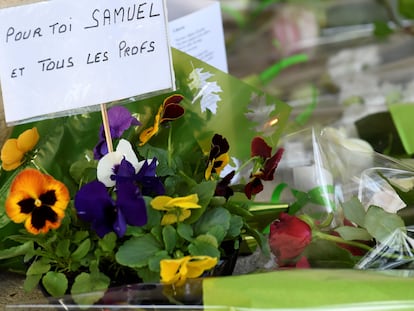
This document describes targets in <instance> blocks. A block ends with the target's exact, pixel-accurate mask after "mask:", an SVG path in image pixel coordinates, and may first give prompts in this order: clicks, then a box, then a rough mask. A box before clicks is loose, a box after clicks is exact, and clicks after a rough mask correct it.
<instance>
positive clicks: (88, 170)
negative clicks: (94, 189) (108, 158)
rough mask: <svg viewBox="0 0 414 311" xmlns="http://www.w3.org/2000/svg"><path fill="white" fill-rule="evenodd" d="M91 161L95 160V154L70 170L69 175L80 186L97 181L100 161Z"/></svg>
mask: <svg viewBox="0 0 414 311" xmlns="http://www.w3.org/2000/svg"><path fill="white" fill-rule="evenodd" d="M90 159H93V154H89V155H88V157H85V158H83V159H81V160H79V161H76V162H74V163H73V164H72V165H71V166H70V168H69V174H70V175H71V176H72V177H73V179H74V180H75V181H76V182H77V183H78V184H80V185H82V184H86V183H88V182H91V181H93V180H95V179H96V167H97V165H98V161H96V160H90Z"/></svg>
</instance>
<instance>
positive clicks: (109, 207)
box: [75, 181, 115, 237]
mask: <svg viewBox="0 0 414 311" xmlns="http://www.w3.org/2000/svg"><path fill="white" fill-rule="evenodd" d="M75 208H76V210H77V212H78V216H79V218H81V219H82V220H84V221H88V222H92V228H93V229H94V230H95V231H96V232H97V234H98V235H99V236H100V237H103V236H104V235H105V234H106V233H108V232H110V231H112V229H113V228H112V223H113V221H114V217H115V207H114V202H113V200H112V198H111V197H110V195H109V194H108V190H107V188H106V187H105V185H104V184H103V183H101V182H99V181H92V182H90V183H88V184H86V185H84V186H83V187H82V188H81V189H79V191H78V192H77V193H76V196H75Z"/></svg>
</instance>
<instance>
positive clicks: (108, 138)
mask: <svg viewBox="0 0 414 311" xmlns="http://www.w3.org/2000/svg"><path fill="white" fill-rule="evenodd" d="M101 114H102V122H103V128H104V133H105V140H106V146H107V147H108V152H112V151H114V147H113V145H112V136H111V128H110V126H109V119H108V111H107V110H106V105H105V104H101Z"/></svg>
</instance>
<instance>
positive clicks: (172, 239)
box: [162, 225, 177, 253]
mask: <svg viewBox="0 0 414 311" xmlns="http://www.w3.org/2000/svg"><path fill="white" fill-rule="evenodd" d="M162 238H163V241H164V245H165V250H166V251H167V252H168V253H171V252H172V251H173V250H174V248H175V245H176V243H177V232H176V231H175V229H174V227H173V226H171V225H167V226H165V227H164V228H163V229H162Z"/></svg>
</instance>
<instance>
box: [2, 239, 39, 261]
mask: <svg viewBox="0 0 414 311" xmlns="http://www.w3.org/2000/svg"><path fill="white" fill-rule="evenodd" d="M32 251H33V242H32V241H28V242H25V243H24V244H21V245H17V246H14V247H10V248H8V249H2V250H0V260H4V259H8V258H12V257H16V256H22V255H25V254H27V253H29V252H32Z"/></svg>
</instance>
